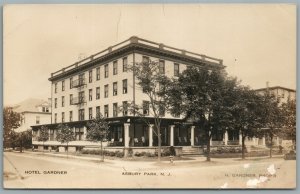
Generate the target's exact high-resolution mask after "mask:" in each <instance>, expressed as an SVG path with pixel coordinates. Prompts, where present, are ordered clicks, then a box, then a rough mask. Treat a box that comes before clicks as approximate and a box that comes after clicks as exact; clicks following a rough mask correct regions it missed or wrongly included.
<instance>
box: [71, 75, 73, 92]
mask: <svg viewBox="0 0 300 194" xmlns="http://www.w3.org/2000/svg"><path fill="white" fill-rule="evenodd" d="M72 88H73V77H70V89H72Z"/></svg>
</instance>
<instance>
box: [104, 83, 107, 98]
mask: <svg viewBox="0 0 300 194" xmlns="http://www.w3.org/2000/svg"><path fill="white" fill-rule="evenodd" d="M107 97H108V84H107V85H105V86H104V98H107Z"/></svg>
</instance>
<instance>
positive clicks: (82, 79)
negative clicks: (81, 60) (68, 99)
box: [78, 73, 85, 86]
mask: <svg viewBox="0 0 300 194" xmlns="http://www.w3.org/2000/svg"><path fill="white" fill-rule="evenodd" d="M84 82H85V81H84V73H82V74H80V75H79V80H78V86H82V85H84Z"/></svg>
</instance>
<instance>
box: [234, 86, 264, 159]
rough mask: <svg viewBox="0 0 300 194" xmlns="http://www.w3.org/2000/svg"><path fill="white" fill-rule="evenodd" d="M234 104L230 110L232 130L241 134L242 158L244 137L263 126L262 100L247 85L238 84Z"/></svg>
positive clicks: (255, 133) (243, 155) (253, 134)
mask: <svg viewBox="0 0 300 194" xmlns="http://www.w3.org/2000/svg"><path fill="white" fill-rule="evenodd" d="M234 97H235V98H234V101H235V105H234V107H233V109H232V110H231V116H232V118H231V120H232V126H233V128H232V129H233V130H238V131H239V132H240V134H241V136H242V159H245V151H246V147H245V139H246V137H254V136H255V135H257V129H261V128H262V127H263V111H262V108H261V107H263V104H264V103H263V100H262V98H261V96H260V95H259V94H257V93H256V92H255V91H254V90H251V89H250V88H249V87H245V86H240V87H239V88H237V89H236V92H235V95H234Z"/></svg>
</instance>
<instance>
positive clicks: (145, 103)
mask: <svg viewBox="0 0 300 194" xmlns="http://www.w3.org/2000/svg"><path fill="white" fill-rule="evenodd" d="M143 114H144V115H149V101H143Z"/></svg>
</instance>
